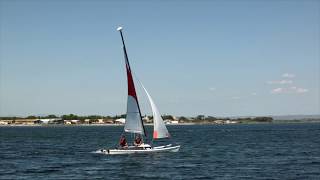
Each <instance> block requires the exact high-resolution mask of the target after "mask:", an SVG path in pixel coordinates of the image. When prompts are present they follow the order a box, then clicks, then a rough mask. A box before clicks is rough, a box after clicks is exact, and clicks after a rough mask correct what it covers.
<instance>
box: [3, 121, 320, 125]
mask: <svg viewBox="0 0 320 180" xmlns="http://www.w3.org/2000/svg"><path fill="white" fill-rule="evenodd" d="M308 123H320V121H319V120H315V121H290V120H281V121H279V122H278V121H275V122H268V123H266V122H258V123H257V122H255V123H234V124H214V123H179V124H166V125H167V126H190V125H203V126H207V125H210V126H211V125H215V126H221V125H233V126H234V125H256V124H261V125H266V124H308ZM145 125H146V126H153V124H150V123H148V124H145ZM81 126H83V127H88V126H124V124H71V125H70V124H0V127H81Z"/></svg>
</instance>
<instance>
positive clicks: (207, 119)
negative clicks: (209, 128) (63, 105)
mask: <svg viewBox="0 0 320 180" xmlns="http://www.w3.org/2000/svg"><path fill="white" fill-rule="evenodd" d="M125 117H126V115H125V114H122V115H115V116H101V115H89V116H81V115H76V114H65V115H61V116H57V115H54V114H51V115H47V116H35V115H30V116H26V117H16V116H11V117H0V120H19V119H58V118H59V119H61V120H79V121H84V120H86V119H89V120H91V121H96V120H98V119H104V120H113V121H114V120H116V119H119V118H125ZM162 118H163V119H164V120H172V121H173V120H175V121H178V122H179V123H214V122H217V121H222V122H227V121H228V122H236V123H250V122H272V121H273V118H272V117H245V118H220V117H219V118H218V117H213V116H205V115H198V116H195V117H184V116H180V117H175V116H172V115H163V116H162ZM145 119H148V120H149V121H151V122H152V119H153V117H152V116H144V120H145Z"/></svg>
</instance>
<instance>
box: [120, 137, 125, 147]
mask: <svg viewBox="0 0 320 180" xmlns="http://www.w3.org/2000/svg"><path fill="white" fill-rule="evenodd" d="M119 144H120V146H122V147H123V146H127V140H126V138H124V137H122V138H121V139H120V142H119Z"/></svg>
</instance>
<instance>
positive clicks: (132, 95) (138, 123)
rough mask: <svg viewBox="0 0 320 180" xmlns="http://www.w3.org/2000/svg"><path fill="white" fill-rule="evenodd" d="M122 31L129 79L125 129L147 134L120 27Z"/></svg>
mask: <svg viewBox="0 0 320 180" xmlns="http://www.w3.org/2000/svg"><path fill="white" fill-rule="evenodd" d="M117 30H118V31H120V34H121V39H122V44H123V52H124V59H125V62H126V70H127V81H128V100H127V116H126V122H125V125H124V131H125V132H130V133H139V134H142V135H146V133H145V129H144V126H143V121H142V118H141V112H140V107H139V103H138V96H137V93H136V89H135V86H134V82H133V78H132V73H131V68H130V64H129V59H128V55H127V50H126V46H125V43H124V39H123V35H122V31H121V30H122V28H118V29H117Z"/></svg>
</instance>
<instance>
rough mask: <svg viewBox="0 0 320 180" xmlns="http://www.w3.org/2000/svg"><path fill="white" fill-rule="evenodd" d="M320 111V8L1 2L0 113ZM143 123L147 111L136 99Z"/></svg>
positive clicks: (312, 4)
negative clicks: (130, 89)
mask: <svg viewBox="0 0 320 180" xmlns="http://www.w3.org/2000/svg"><path fill="white" fill-rule="evenodd" d="M118 25H122V26H123V27H124V35H125V39H126V43H127V48H128V55H129V59H130V61H131V66H132V69H133V71H134V72H135V74H136V75H137V76H138V77H139V79H140V80H141V81H142V82H143V83H144V85H145V86H146V88H147V89H148V90H149V92H150V94H151V95H152V96H153V99H154V100H155V101H156V103H157V105H158V107H159V109H160V111H161V112H162V113H163V114H174V115H185V116H193V115H198V114H204V115H213V116H239V115H287V114H319V113H320V84H319V83H320V73H319V72H320V1H316V0H314V1H312V0H306V1H286V0H283V1H281V0H280V1H262V0H261V1H259V0H257V1H251V0H243V1H241V0H240V1H232V0H230V1H195V0H194V1H192V0H189V1H174V2H171V1H135V2H133V1H102V0H80V1H76V0H66V1H63V0H57V1H48V0H47V1H40V0H25V1H23V0H14V1H9V0H0V68H1V69H0V76H1V77H0V115H1V116H6V115H31V114H66V113H75V114H83V115H89V114H100V115H115V114H122V113H125V110H126V98H127V97H126V93H127V89H126V88H127V85H126V74H125V67H124V60H123V52H122V45H121V41H120V36H119V33H118V32H117V31H116V28H117V26H118ZM138 93H139V94H138V96H139V99H140V100H141V106H142V109H143V113H149V112H150V108H149V107H148V106H147V101H146V97H145V95H143V94H142V91H141V88H139V89H138Z"/></svg>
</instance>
